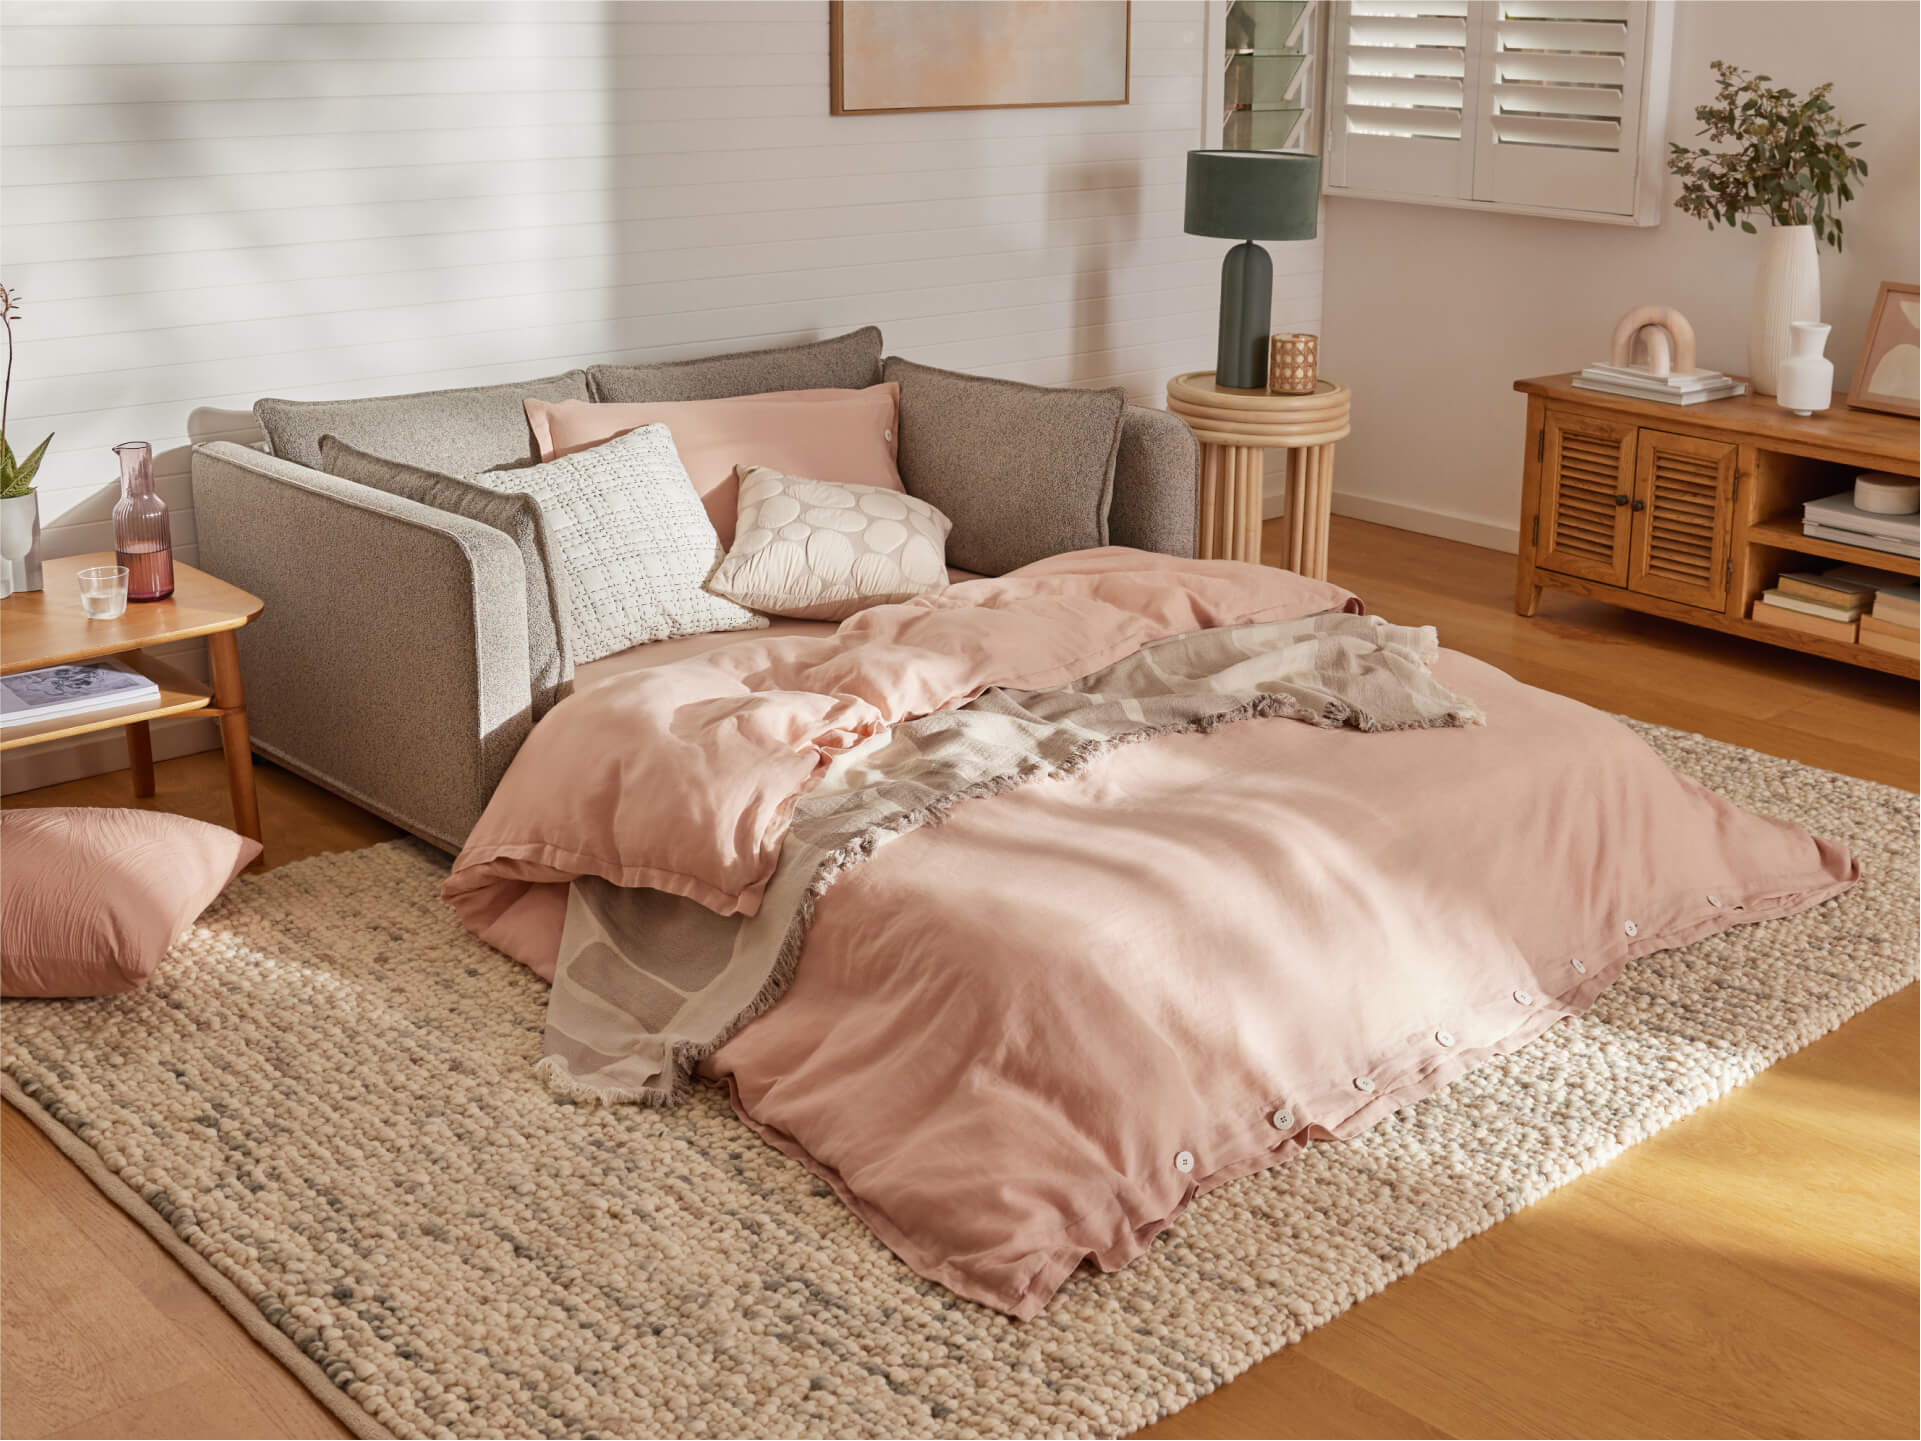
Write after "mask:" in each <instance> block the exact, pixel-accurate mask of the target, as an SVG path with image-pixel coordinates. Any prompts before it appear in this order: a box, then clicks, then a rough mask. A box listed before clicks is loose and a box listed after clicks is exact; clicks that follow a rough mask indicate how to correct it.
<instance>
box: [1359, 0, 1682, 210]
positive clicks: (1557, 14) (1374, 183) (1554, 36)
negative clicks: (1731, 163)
mask: <svg viewBox="0 0 1921 1441" xmlns="http://www.w3.org/2000/svg"><path fill="white" fill-rule="evenodd" d="M1328 12H1329V13H1328V90H1327V140H1326V153H1327V172H1326V175H1327V179H1326V189H1327V192H1328V193H1329V194H1330V195H1361V196H1370V197H1373V198H1375V199H1382V200H1409V201H1415V202H1419V203H1425V204H1431V205H1456V206H1465V207H1471V208H1480V207H1486V208H1488V209H1499V210H1509V211H1522V212H1525V213H1529V214H1541V215H1557V216H1562V217H1564V218H1567V219H1576V220H1599V221H1607V222H1612V223H1614V224H1622V225H1654V224H1657V223H1659V220H1660V206H1661V189H1662V184H1663V178H1664V176H1665V174H1666V171H1665V168H1664V162H1665V148H1666V147H1665V141H1666V116H1667V88H1668V59H1669V50H1670V45H1671V37H1672V33H1673V26H1674V11H1673V6H1672V4H1671V3H1670V0H1336V3H1332V4H1330V5H1329V6H1328Z"/></svg>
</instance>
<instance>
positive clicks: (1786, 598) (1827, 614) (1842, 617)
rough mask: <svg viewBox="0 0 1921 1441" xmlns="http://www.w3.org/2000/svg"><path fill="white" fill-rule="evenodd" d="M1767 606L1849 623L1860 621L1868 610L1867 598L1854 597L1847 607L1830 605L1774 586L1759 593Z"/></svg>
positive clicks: (1861, 596)
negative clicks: (1776, 606)
mask: <svg viewBox="0 0 1921 1441" xmlns="http://www.w3.org/2000/svg"><path fill="white" fill-rule="evenodd" d="M1761 594H1762V596H1763V598H1765V599H1766V601H1767V603H1768V604H1769V605H1778V606H1780V607H1781V608H1782V609H1783V610H1798V611H1800V612H1801V614H1802V615H1818V616H1820V617H1821V618H1822V619H1824V620H1838V621H1851V620H1859V619H1861V616H1862V613H1863V612H1864V611H1866V610H1867V608H1868V599H1869V598H1868V597H1867V596H1864V595H1858V596H1855V597H1854V599H1853V601H1852V602H1851V603H1850V604H1848V605H1830V604H1829V603H1828V602H1826V601H1824V600H1809V599H1808V598H1807V597H1806V596H1803V595H1795V594H1794V593H1793V592H1792V591H1787V590H1783V589H1781V588H1780V587H1779V586H1776V587H1775V588H1774V589H1773V590H1764V591H1762V592H1761Z"/></svg>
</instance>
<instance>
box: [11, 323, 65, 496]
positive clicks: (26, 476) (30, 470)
mask: <svg viewBox="0 0 1921 1441" xmlns="http://www.w3.org/2000/svg"><path fill="white" fill-rule="evenodd" d="M19 302H20V296H19V294H18V293H17V292H15V291H12V290H9V289H7V287H6V286H4V285H0V325H4V326H5V327H6V332H7V378H6V384H5V388H4V389H0V500H17V499H19V498H20V497H21V496H24V495H30V494H32V493H33V477H34V475H35V473H37V472H38V471H39V469H40V458H41V457H42V456H43V455H45V454H46V453H47V447H48V446H49V445H51V444H52V443H53V437H52V436H51V435H49V436H48V437H47V438H46V439H45V440H43V441H41V442H40V443H39V444H38V445H36V446H35V447H34V448H33V453H32V454H31V455H29V456H28V457H27V458H26V459H25V460H16V459H14V455H13V444H12V442H10V441H9V440H8V439H7V408H8V407H9V406H10V405H11V404H12V403H13V322H14V321H16V320H18V319H19V318H20V304H19Z"/></svg>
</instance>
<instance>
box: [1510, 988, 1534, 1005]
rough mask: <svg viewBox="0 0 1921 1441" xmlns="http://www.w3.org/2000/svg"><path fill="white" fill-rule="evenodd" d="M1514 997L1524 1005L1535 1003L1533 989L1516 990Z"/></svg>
mask: <svg viewBox="0 0 1921 1441" xmlns="http://www.w3.org/2000/svg"><path fill="white" fill-rule="evenodd" d="M1514 999H1515V1000H1517V1001H1519V1002H1520V1003H1521V1004H1522V1005H1524V1006H1531V1005H1533V1004H1534V993H1533V992H1532V991H1516V992H1515V993H1514Z"/></svg>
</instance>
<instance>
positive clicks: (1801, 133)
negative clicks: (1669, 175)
mask: <svg viewBox="0 0 1921 1441" xmlns="http://www.w3.org/2000/svg"><path fill="white" fill-rule="evenodd" d="M1712 68H1713V70H1714V76H1715V79H1716V80H1718V81H1719V82H1720V91H1719V93H1718V94H1716V95H1715V97H1714V101H1713V103H1712V104H1709V105H1699V106H1696V107H1695V111H1694V118H1695V119H1696V120H1698V121H1700V122H1701V134H1702V135H1703V136H1705V137H1706V138H1707V139H1709V140H1713V141H1717V142H1720V141H1728V140H1732V141H1735V142H1736V148H1734V149H1732V150H1710V149H1708V148H1707V147H1705V146H1703V147H1701V148H1699V149H1690V148H1688V147H1687V146H1685V145H1679V144H1670V145H1669V146H1668V169H1669V170H1671V171H1673V172H1674V174H1675V175H1677V176H1679V177H1680V180H1681V195H1680V198H1679V199H1677V200H1676V201H1675V202H1674V206H1675V208H1676V209H1677V210H1680V211H1682V212H1684V213H1685V214H1688V215H1692V216H1694V217H1695V219H1697V220H1705V221H1707V223H1708V229H1709V230H1712V229H1714V225H1715V222H1716V221H1719V222H1720V223H1721V224H1723V225H1738V226H1739V227H1740V228H1741V229H1742V230H1745V231H1746V232H1747V233H1748V234H1749V235H1753V234H1754V233H1755V227H1754V222H1753V221H1751V220H1749V219H1748V216H1750V215H1764V216H1766V217H1767V219H1768V221H1769V223H1770V224H1773V225H1782V226H1785V225H1811V226H1813V227H1814V238H1815V239H1816V240H1817V241H1822V242H1825V243H1826V244H1828V245H1832V246H1833V247H1834V248H1835V249H1836V250H1840V249H1841V248H1842V232H1843V229H1844V227H1843V226H1842V223H1841V217H1840V216H1839V215H1837V214H1835V211H1836V210H1838V209H1839V208H1840V206H1841V204H1842V202H1844V201H1848V200H1852V199H1854V189H1853V187H1852V185H1851V184H1850V183H1849V182H1851V181H1853V180H1855V179H1856V178H1860V179H1866V178H1867V173H1868V162H1867V161H1865V160H1863V159H1862V158H1861V157H1860V156H1858V155H1856V154H1855V153H1854V152H1855V151H1856V150H1858V149H1860V147H1861V142H1860V141H1859V140H1850V139H1849V138H1848V137H1849V136H1850V135H1853V134H1854V132H1855V131H1857V130H1859V129H1861V128H1862V127H1861V126H1859V125H1843V124H1842V123H1841V117H1840V116H1839V115H1837V114H1835V110H1834V106H1833V105H1832V104H1831V103H1830V102H1829V100H1828V96H1829V95H1831V94H1832V93H1833V91H1834V82H1833V81H1831V80H1830V81H1827V82H1825V83H1823V84H1820V85H1817V86H1815V87H1814V89H1812V90H1810V91H1809V92H1808V93H1807V95H1806V96H1805V97H1804V96H1798V95H1796V94H1795V93H1794V92H1793V91H1792V90H1789V89H1787V88H1785V87H1773V86H1772V80H1773V77H1772V76H1769V75H1750V74H1749V73H1748V72H1747V71H1745V70H1743V69H1741V67H1740V66H1738V65H1730V64H1728V63H1727V61H1725V60H1716V61H1714V62H1713V64H1712Z"/></svg>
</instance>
